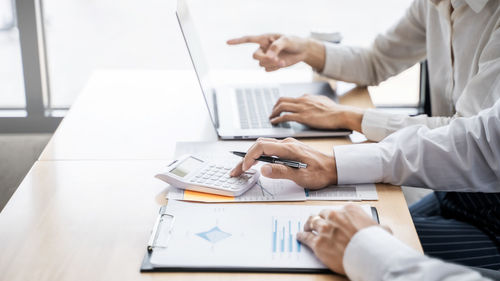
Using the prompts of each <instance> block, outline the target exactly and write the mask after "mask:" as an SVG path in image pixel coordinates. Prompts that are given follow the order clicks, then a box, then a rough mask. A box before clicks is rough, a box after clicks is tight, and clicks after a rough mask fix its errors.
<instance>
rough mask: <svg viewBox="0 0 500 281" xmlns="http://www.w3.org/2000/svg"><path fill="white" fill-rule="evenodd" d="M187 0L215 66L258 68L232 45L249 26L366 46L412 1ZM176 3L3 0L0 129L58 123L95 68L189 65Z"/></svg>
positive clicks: (243, 50) (30, 129)
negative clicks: (331, 33) (332, 35)
mask: <svg viewBox="0 0 500 281" xmlns="http://www.w3.org/2000/svg"><path fill="white" fill-rule="evenodd" d="M188 1H189V5H190V8H191V11H192V14H193V16H194V18H195V21H196V23H197V27H198V32H199V34H200V37H201V38H200V39H201V41H202V42H203V49H204V51H205V54H206V55H207V57H208V63H209V65H210V67H212V68H218V69H221V68H225V69H236V68H255V69H256V68H258V66H257V64H256V63H255V61H253V60H252V59H251V56H250V54H251V53H252V52H253V50H254V49H255V46H245V47H241V48H231V47H228V46H226V44H225V42H226V40H227V39H228V38H231V37H235V36H241V35H244V34H258V33H264V32H280V33H285V34H295V35H299V36H308V35H309V32H310V31H311V30H312V29H327V30H335V31H340V32H341V33H342V35H343V37H344V40H343V42H344V43H346V44H354V45H361V46H368V45H369V44H370V43H371V42H372V40H373V39H374V38H375V36H376V34H378V33H380V32H384V31H385V30H386V29H387V28H389V27H390V26H391V25H392V24H394V23H395V22H396V21H397V20H398V19H399V18H401V17H402V16H403V14H404V12H405V10H406V8H407V7H408V6H409V4H410V3H411V0H378V1H370V0H308V1H305V0H253V1H246V0H210V1H206V0H188ZM176 2H177V1H176V0H167V1H166V0H144V1H135V0H99V1H87V0H0V61H2V62H7V63H2V64H0V132H4V133H5V132H17V131H24V132H40V131H42V132H50V131H53V130H54V129H55V128H56V127H57V124H58V122H60V120H61V118H60V117H57V116H56V113H58V112H60V111H58V109H65V108H68V107H70V106H71V104H72V103H73V101H74V100H75V98H76V96H77V95H78V94H79V93H80V92H81V91H82V89H83V87H84V85H85V84H86V83H87V81H88V79H89V78H90V75H91V73H92V72H93V71H95V70H97V69H120V68H121V69H130V68H134V69H190V68H191V64H190V62H189V59H188V55H187V51H186V49H185V45H184V42H183V39H182V36H181V34H180V31H179V28H178V26H177V21H176V19H175V16H174V12H175V7H176ZM295 67H297V68H304V67H305V66H304V65H301V64H299V65H297V66H295ZM23 77H24V78H23ZM412 79H413V78H412ZM417 79H418V78H417ZM6 109H10V110H6ZM12 109H17V111H15V112H14V113H16V114H17V115H16V114H14V115H12V114H13V110H12ZM20 113H22V114H20Z"/></svg>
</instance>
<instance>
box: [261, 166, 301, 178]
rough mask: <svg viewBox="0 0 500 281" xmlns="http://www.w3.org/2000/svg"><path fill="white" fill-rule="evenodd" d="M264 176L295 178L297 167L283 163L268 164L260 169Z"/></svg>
mask: <svg viewBox="0 0 500 281" xmlns="http://www.w3.org/2000/svg"><path fill="white" fill-rule="evenodd" d="M260 171H261V173H262V175H263V176H265V177H268V178H271V179H289V180H294V179H295V173H296V172H297V171H296V169H293V168H291V167H288V166H285V165H281V164H266V165H264V166H262V168H261V169H260Z"/></svg>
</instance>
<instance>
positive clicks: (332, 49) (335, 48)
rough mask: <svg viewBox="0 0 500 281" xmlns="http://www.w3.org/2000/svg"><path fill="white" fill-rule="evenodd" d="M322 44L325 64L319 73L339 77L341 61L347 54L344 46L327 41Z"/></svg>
mask: <svg viewBox="0 0 500 281" xmlns="http://www.w3.org/2000/svg"><path fill="white" fill-rule="evenodd" d="M323 45H324V46H325V66H324V67H323V71H322V72H321V73H320V74H321V75H324V76H328V77H331V78H336V77H339V76H340V74H341V73H342V61H343V59H344V58H345V57H346V55H347V54H346V47H344V46H342V45H339V44H333V43H328V42H323Z"/></svg>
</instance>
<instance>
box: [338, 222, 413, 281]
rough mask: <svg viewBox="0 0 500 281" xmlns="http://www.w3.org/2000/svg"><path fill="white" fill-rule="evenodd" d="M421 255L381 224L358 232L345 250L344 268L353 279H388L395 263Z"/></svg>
mask: <svg viewBox="0 0 500 281" xmlns="http://www.w3.org/2000/svg"><path fill="white" fill-rule="evenodd" d="M414 256H421V254H420V253H418V252H417V251H415V250H413V249H411V248H410V247H408V246H406V245H405V244H404V243H403V242H401V241H399V240H398V239H397V238H396V237H394V236H393V235H391V234H389V233H388V232H387V231H385V230H384V229H382V228H381V227H379V226H371V227H368V228H364V229H362V230H360V231H358V232H357V233H356V234H354V236H353V237H352V238H351V241H350V242H349V244H347V247H346V250H345V252H344V259H343V265H344V270H345V272H346V274H347V276H348V277H349V279H350V280H353V281H356V280H364V281H370V280H384V275H385V274H386V273H387V272H388V271H389V269H390V267H391V265H393V264H397V260H398V259H399V258H403V257H406V258H407V257H414Z"/></svg>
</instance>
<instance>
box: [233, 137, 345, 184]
mask: <svg viewBox="0 0 500 281" xmlns="http://www.w3.org/2000/svg"><path fill="white" fill-rule="evenodd" d="M261 155H269V156H278V157H281V158H284V159H288V160H295V161H300V162H302V163H305V164H307V168H305V169H296V168H291V167H288V166H285V165H281V164H266V165H264V166H262V169H261V173H262V175H263V176H265V177H269V178H273V179H290V180H292V181H294V182H295V183H297V184H298V185H300V186H302V187H307V188H310V189H319V188H323V187H325V186H328V185H331V184H336V183H337V166H336V165H335V158H334V157H333V156H328V155H325V154H323V153H321V152H319V151H317V150H314V149H312V148H311V147H309V146H307V145H305V144H303V143H301V142H299V141H297V140H295V139H293V138H287V139H284V140H276V139H266V138H259V139H258V140H257V141H256V142H255V144H254V145H253V146H252V147H251V148H250V149H249V150H248V152H247V154H246V156H245V158H244V159H243V161H241V162H240V163H239V164H238V165H237V166H236V167H235V168H234V169H233V170H232V171H231V176H233V177H234V176H239V175H241V174H242V173H243V172H245V171H247V170H248V169H250V168H251V167H252V166H253V165H254V164H256V163H257V161H256V160H255V159H257V158H259V157H260V156H261Z"/></svg>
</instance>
